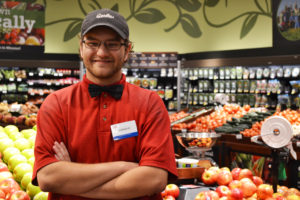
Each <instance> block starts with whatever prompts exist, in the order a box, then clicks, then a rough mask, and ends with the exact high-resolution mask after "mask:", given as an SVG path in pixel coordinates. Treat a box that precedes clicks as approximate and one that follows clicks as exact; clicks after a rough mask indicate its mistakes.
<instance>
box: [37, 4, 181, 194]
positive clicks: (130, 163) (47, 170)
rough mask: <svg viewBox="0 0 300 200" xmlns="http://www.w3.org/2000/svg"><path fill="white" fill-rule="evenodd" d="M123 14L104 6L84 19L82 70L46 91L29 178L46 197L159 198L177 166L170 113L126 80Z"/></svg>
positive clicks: (126, 40)
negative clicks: (76, 76) (64, 84)
mask: <svg viewBox="0 0 300 200" xmlns="http://www.w3.org/2000/svg"><path fill="white" fill-rule="evenodd" d="M130 50H131V42H130V41H129V29H128V25H127V23H126V20H125V19H124V17H123V16H121V15H119V14H118V13H117V12H114V11H112V10H108V9H101V10H96V11H93V12H91V13H89V14H88V15H87V16H86V18H85V19H84V21H83V23H82V28H81V39H80V56H81V58H82V60H83V63H84V65H85V67H86V74H85V75H84V77H83V80H82V81H81V82H79V83H78V84H75V85H72V86H70V87H67V88H64V89H61V90H58V91H56V92H54V93H52V94H51V95H49V96H48V97H47V98H46V100H45V101H44V103H43V104H42V106H41V108H40V111H39V113H38V122H37V127H38V131H37V132H38V133H37V138H36V142H35V159H36V160H35V165H34V172H33V183H34V184H36V185H39V186H40V188H41V189H42V190H43V191H49V192H50V193H49V194H50V195H49V198H50V199H86V198H92V199H139V200H147V199H149V200H150V199H151V200H154V199H155V200H156V199H161V195H160V192H161V191H162V190H163V189H164V188H165V185H166V184H167V181H168V178H170V177H176V175H177V171H176V164H175V157H174V149H173V142H172V137H171V132H170V121H169V116H168V112H167V110H166V108H165V105H164V103H163V101H162V100H161V98H160V97H159V96H158V95H157V94H156V93H155V92H153V91H150V90H146V89H143V88H140V87H137V86H135V85H132V84H130V83H128V82H126V76H125V75H124V74H122V67H123V65H124V63H125V62H126V61H127V60H128V57H129V52H130Z"/></svg>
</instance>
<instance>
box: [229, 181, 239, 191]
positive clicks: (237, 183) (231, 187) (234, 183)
mask: <svg viewBox="0 0 300 200" xmlns="http://www.w3.org/2000/svg"><path fill="white" fill-rule="evenodd" d="M228 187H229V188H230V189H233V188H241V187H242V183H241V181H239V180H233V181H231V182H230V183H229V184H228Z"/></svg>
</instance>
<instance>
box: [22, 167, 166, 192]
mask: <svg viewBox="0 0 300 200" xmlns="http://www.w3.org/2000/svg"><path fill="white" fill-rule="evenodd" d="M27 174H29V173H27ZM24 176H25V175H24ZM23 179H24V177H23ZM23 179H22V180H23ZM30 181H31V179H30ZM28 183H29V182H28ZM28 183H27V184H28ZM21 184H22V181H21ZM27 184H26V186H27ZM160 195H161V197H162V198H164V197H165V196H167V193H166V190H163V191H162V192H161V193H160Z"/></svg>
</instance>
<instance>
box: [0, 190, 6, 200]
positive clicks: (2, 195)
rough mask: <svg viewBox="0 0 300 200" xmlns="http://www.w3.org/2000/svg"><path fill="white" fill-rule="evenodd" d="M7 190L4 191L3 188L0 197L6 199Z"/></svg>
mask: <svg viewBox="0 0 300 200" xmlns="http://www.w3.org/2000/svg"><path fill="white" fill-rule="evenodd" d="M5 196H6V195H5V192H3V190H0V199H1V200H2V199H5Z"/></svg>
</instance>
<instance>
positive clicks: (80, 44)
mask: <svg viewBox="0 0 300 200" xmlns="http://www.w3.org/2000/svg"><path fill="white" fill-rule="evenodd" d="M82 44H83V43H82V40H80V41H79V53H80V57H81V59H82V58H83V56H82V54H83V53H82V51H83V50H82Z"/></svg>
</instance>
